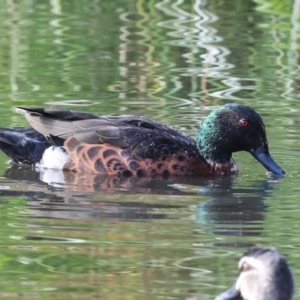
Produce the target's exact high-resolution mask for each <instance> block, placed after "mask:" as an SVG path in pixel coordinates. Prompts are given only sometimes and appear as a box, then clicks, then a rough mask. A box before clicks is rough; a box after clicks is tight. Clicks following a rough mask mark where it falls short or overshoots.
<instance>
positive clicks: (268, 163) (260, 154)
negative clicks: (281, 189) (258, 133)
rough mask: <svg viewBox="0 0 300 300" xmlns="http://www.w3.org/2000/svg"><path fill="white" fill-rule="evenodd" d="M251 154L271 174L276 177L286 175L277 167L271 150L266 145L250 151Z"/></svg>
mask: <svg viewBox="0 0 300 300" xmlns="http://www.w3.org/2000/svg"><path fill="white" fill-rule="evenodd" d="M250 153H251V154H252V155H253V156H254V157H255V158H256V159H257V160H258V161H259V162H260V163H261V164H262V165H263V166H264V167H265V168H266V169H267V170H268V171H270V172H272V173H273V174H276V175H284V174H285V172H284V171H283V170H282V169H281V168H280V167H279V166H278V165H277V163H276V162H275V161H274V159H273V158H272V157H271V155H270V153H269V150H268V149H267V147H266V146H265V145H261V146H259V147H258V148H256V149H252V150H250Z"/></svg>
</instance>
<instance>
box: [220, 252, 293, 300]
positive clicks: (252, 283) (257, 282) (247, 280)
mask: <svg viewBox="0 0 300 300" xmlns="http://www.w3.org/2000/svg"><path fill="white" fill-rule="evenodd" d="M238 267H239V270H240V274H239V277H238V279H237V280H236V282H235V284H234V285H233V286H232V287H231V288H230V289H228V290H227V291H225V292H224V293H222V294H221V295H219V296H217V297H216V298H215V300H230V299H247V300H292V299H293V296H294V290H295V284H294V279H293V274H292V272H291V270H290V267H289V265H288V263H287V261H286V260H285V258H284V257H283V256H282V255H281V254H280V253H279V252H278V250H277V249H275V248H273V247H266V246H254V247H252V248H250V249H249V250H248V251H247V252H246V253H245V254H244V255H243V257H242V258H241V259H240V261H239V264H238Z"/></svg>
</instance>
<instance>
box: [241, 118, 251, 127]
mask: <svg viewBox="0 0 300 300" xmlns="http://www.w3.org/2000/svg"><path fill="white" fill-rule="evenodd" d="M239 123H240V125H241V126H242V127H247V126H248V125H249V123H248V121H247V120H245V119H240V122H239Z"/></svg>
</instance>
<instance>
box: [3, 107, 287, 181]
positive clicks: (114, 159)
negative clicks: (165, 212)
mask: <svg viewBox="0 0 300 300" xmlns="http://www.w3.org/2000/svg"><path fill="white" fill-rule="evenodd" d="M16 111H17V112H19V113H21V114H23V115H24V116H25V117H26V119H27V121H28V122H29V124H30V125H31V128H14V129H6V128H2V129H0V148H1V149H2V151H4V152H5V153H6V154H7V155H8V156H9V157H11V158H12V160H13V161H14V162H15V163H22V164H28V165H34V166H37V167H42V168H53V169H64V170H71V171H76V172H91V173H101V174H117V175H119V176H156V175H159V176H163V177H169V176H207V175H230V174H233V173H237V172H238V168H237V167H236V165H235V163H234V161H233V158H232V153H233V152H237V151H247V152H250V153H251V154H252V155H253V156H254V157H255V158H256V159H257V160H258V161H259V162H260V163H261V164H262V165H263V166H264V167H265V168H266V169H267V170H268V171H270V172H272V173H274V174H277V175H283V174H284V173H285V172H284V171H283V170H282V169H281V168H280V167H279V166H278V165H277V164H276V162H275V161H274V160H273V159H272V157H271V156H270V154H269V147H268V142H267V137H266V131H265V126H264V123H263V121H262V119H261V117H260V116H259V115H258V114H257V113H256V112H255V111H254V110H253V109H252V108H250V107H248V106H245V105H242V104H226V105H223V106H220V107H218V108H216V109H214V110H213V111H212V112H211V113H210V114H209V115H208V117H207V118H206V119H205V120H204V121H203V122H202V124H201V126H200V128H199V130H198V133H197V138H196V140H193V139H192V138H191V137H189V136H187V135H185V134H183V133H180V132H179V131H177V130H176V129H174V128H173V127H171V126H169V125H166V124H164V123H160V122H156V121H154V120H151V119H148V118H146V117H142V116H133V115H123V116H109V117H106V116H97V115H93V114H90V113H85V112H79V111H73V110H65V109H58V108H21V107H20V108H17V109H16Z"/></svg>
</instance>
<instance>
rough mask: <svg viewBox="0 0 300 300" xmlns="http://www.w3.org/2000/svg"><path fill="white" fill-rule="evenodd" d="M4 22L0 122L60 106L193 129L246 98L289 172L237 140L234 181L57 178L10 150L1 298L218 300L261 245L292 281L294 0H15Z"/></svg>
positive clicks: (297, 19) (298, 168)
mask: <svg viewBox="0 0 300 300" xmlns="http://www.w3.org/2000/svg"><path fill="white" fill-rule="evenodd" d="M0 19H1V25H2V26H1V28H0V64H1V72H0V77H1V78H0V79H1V80H0V103H1V110H0V121H1V124H0V125H1V126H3V127H4V126H5V127H14V126H27V123H26V121H25V120H24V119H23V117H22V116H21V115H18V114H15V113H14V111H13V108H14V107H16V106H57V107H65V108H72V109H78V110H83V111H89V112H95V113H97V114H122V113H124V114H139V115H145V116H148V117H151V118H155V119H156V120H160V121H163V122H166V123H169V124H171V125H174V126H176V127H177V128H178V129H180V130H182V131H183V132H185V133H187V134H190V135H192V136H195V133H196V130H197V127H198V126H199V124H200V122H201V120H203V118H204V117H205V116H206V115H207V114H208V113H209V112H210V111H211V109H213V107H215V106H217V105H221V104H225V103H231V102H237V103H244V104H247V105H250V106H252V107H253V108H255V109H256V110H257V111H258V112H259V113H260V114H261V115H262V117H263V119H264V122H265V125H266V128H267V133H268V139H269V144H270V148H271V153H272V155H273V157H274V158H275V159H276V161H277V162H278V164H279V165H281V166H282V168H283V169H285V170H286V171H287V175H286V176H285V178H283V179H281V180H271V179H268V177H267V175H266V172H265V170H264V169H263V167H262V166H261V165H259V164H258V163H257V162H256V161H254V159H253V158H252V157H251V156H250V155H249V154H247V153H239V154H238V155H236V156H235V160H236V162H237V164H238V166H239V168H240V170H241V172H240V174H239V175H238V176H237V177H235V178H225V179H222V178H221V179H216V180H209V179H201V180H197V181H194V182H180V183H178V182H177V183H174V182H168V181H162V180H146V179H144V180H137V179H134V178H131V179H124V180H122V181H119V180H116V179H114V178H109V177H104V178H102V181H98V182H97V183H96V184H95V182H94V178H92V177H89V178H76V176H73V175H69V176H67V178H63V177H62V176H60V175H59V174H58V175H57V179H56V180H54V181H55V182H53V180H52V181H51V182H49V180H48V179H47V178H49V177H47V174H45V173H42V174H40V173H38V172H37V171H34V170H30V169H29V168H24V167H23V168H18V167H11V166H10V165H8V164H7V160H8V159H7V157H6V156H5V155H4V154H2V153H1V155H0V173H1V178H0V207H1V210H0V217H1V218H0V234H1V237H0V249H1V251H0V279H1V280H0V297H1V298H7V299H19V298H20V297H22V298H25V299H94V298H95V299H98V298H101V299H186V300H199V299H201V300H202V299H213V298H214V296H216V295H217V294H218V293H220V292H221V291H223V290H224V289H225V288H226V287H228V286H231V285H232V283H233V281H234V278H235V276H236V275H237V262H238V259H239V257H240V256H241V254H242V253H243V252H244V251H245V250H246V249H247V248H248V247H249V246H251V245H254V244H263V245H272V246H275V247H277V248H278V249H279V250H280V251H281V252H282V253H283V254H284V256H285V257H286V258H287V260H288V261H289V263H290V265H291V268H292V269H293V272H294V275H295V279H296V282H297V283H298V282H299V280H300V272H299V270H300V265H299V262H298V260H297V259H298V258H299V255H300V254H299V253H300V252H299V247H300V237H299V228H300V217H299V211H300V205H299V191H300V184H299V182H300V155H299V154H300V138H299V137H300V126H299V124H300V122H299V121H300V117H299V111H300V101H299V100H300V96H299V95H300V71H299V48H300V47H299V37H300V32H299V26H300V1H299V0H294V1H279V0H268V1H266V0H256V1H248V0H243V1H220V0H209V1H207V4H205V2H204V1H201V0H194V1H184V0H181V1H175V0H174V1H152V0H136V1H125V0H124V1H121V0H116V1H106V0H102V1H100V0H89V1H76V0H74V1H67V0H65V1H61V0H51V1H33V0H24V1H21V0H20V1H16V0H7V1H5V2H3V3H1V10H0ZM298 279H299V280H298ZM299 285H300V284H297V286H299ZM297 289H298V288H297ZM295 299H300V297H299V296H298V295H296V297H295Z"/></svg>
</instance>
